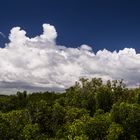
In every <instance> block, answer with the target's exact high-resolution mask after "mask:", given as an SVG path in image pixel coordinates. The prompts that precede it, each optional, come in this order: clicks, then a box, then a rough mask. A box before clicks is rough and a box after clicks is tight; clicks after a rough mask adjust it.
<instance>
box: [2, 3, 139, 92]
mask: <svg viewBox="0 0 140 140" xmlns="http://www.w3.org/2000/svg"><path fill="white" fill-rule="evenodd" d="M139 37H140V1H139V0H106V1H105V0H67V1H66V0H36V1H34V0H20V1H19V0H12V1H11V0H1V2H0V89H1V91H2V92H3V93H7V92H9V91H12V90H13V91H16V90H17V89H18V90H20V89H28V90H55V91H61V90H64V89H65V88H68V87H69V86H71V85H73V84H74V82H75V81H76V80H78V78H79V77H84V76H85V77H89V78H91V77H102V78H103V79H105V80H106V79H124V80H125V81H126V83H127V84H128V85H129V86H135V85H139V81H140V77H138V75H139V74H140V71H139V69H140V54H139V53H140V48H139V46H140V39H139Z"/></svg>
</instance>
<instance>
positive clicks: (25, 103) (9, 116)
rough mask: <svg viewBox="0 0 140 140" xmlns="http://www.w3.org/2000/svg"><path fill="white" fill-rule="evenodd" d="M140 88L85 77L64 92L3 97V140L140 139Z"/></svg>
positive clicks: (0, 133) (0, 120)
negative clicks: (130, 87) (129, 87)
mask: <svg viewBox="0 0 140 140" xmlns="http://www.w3.org/2000/svg"><path fill="white" fill-rule="evenodd" d="M139 139H140V88H135V89H128V88H126V86H125V84H124V83H123V81H117V80H115V81H107V82H106V83H103V81H102V79H100V78H99V79H97V78H93V79H91V80H89V79H84V78H81V79H80V81H79V82H76V83H75V85H74V86H72V87H70V88H68V89H66V91H65V92H64V93H53V92H44V93H41V92H40V93H32V94H27V92H26V91H24V92H17V94H16V95H9V96H4V95H1V96H0V140H139Z"/></svg>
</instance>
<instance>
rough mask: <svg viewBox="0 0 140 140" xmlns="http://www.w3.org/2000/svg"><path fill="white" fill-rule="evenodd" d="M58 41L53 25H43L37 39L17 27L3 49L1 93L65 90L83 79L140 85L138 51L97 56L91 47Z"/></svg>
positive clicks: (130, 49) (106, 51)
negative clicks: (64, 43) (69, 44)
mask: <svg viewBox="0 0 140 140" xmlns="http://www.w3.org/2000/svg"><path fill="white" fill-rule="evenodd" d="M56 37H57V32H56V30H55V28H54V26H52V25H50V24H43V34H41V35H39V36H36V37H34V38H29V37H27V36H26V32H25V31H24V30H21V29H20V27H14V28H13V29H12V30H11V33H10V35H9V40H10V43H8V44H6V46H5V48H0V89H1V90H3V91H6V90H10V91H12V90H17V89H18V90H19V89H26V90H27V89H29V90H55V91H57V90H64V89H65V88H67V87H69V86H71V85H73V84H74V82H75V81H76V80H78V79H79V77H89V78H90V77H101V78H103V79H105V80H106V79H124V80H125V81H126V83H127V84H128V85H129V86H136V85H139V82H140V76H139V75H140V54H137V53H136V51H135V49H132V48H125V49H123V50H120V51H119V52H116V51H114V52H110V51H108V50H106V49H104V50H100V51H98V52H97V53H96V54H95V53H94V52H93V51H92V48H91V47H90V46H88V45H82V46H80V47H78V48H67V47H65V46H61V45H57V44H56V42H55V40H56Z"/></svg>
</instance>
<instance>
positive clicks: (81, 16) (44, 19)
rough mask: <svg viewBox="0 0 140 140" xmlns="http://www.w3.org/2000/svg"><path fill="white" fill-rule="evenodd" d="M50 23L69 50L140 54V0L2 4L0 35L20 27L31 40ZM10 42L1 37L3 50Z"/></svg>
mask: <svg viewBox="0 0 140 140" xmlns="http://www.w3.org/2000/svg"><path fill="white" fill-rule="evenodd" d="M43 23H50V24H52V25H54V26H55V28H56V29H57V32H58V38H57V43H58V44H61V45H65V46H67V47H78V46H80V45H81V44H88V45H90V46H92V47H93V50H94V51H97V50H100V49H103V48H107V49H108V50H110V51H113V50H120V49H123V48H125V47H133V48H135V49H136V50H137V51H138V52H140V49H139V46H140V39H139V38H140V1H139V0H20V1H19V0H1V2H0V32H3V33H4V34H5V35H6V36H8V34H9V32H10V29H11V28H12V27H14V26H20V27H21V28H22V29H24V30H26V31H27V35H28V36H30V37H33V36H35V35H36V34H40V33H41V32H42V31H41V30H42V28H41V25H42V24H43ZM7 42H8V40H7V39H4V38H2V37H0V46H1V47H3V46H4V43H7Z"/></svg>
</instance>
